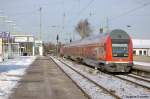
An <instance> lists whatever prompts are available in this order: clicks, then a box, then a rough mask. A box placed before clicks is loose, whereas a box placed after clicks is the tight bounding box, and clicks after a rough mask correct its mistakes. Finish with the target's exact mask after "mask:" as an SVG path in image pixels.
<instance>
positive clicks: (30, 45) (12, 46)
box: [0, 32, 43, 62]
mask: <svg viewBox="0 0 150 99" xmlns="http://www.w3.org/2000/svg"><path fill="white" fill-rule="evenodd" d="M37 55H40V56H43V42H42V41H41V40H35V37H34V36H33V35H10V33H9V32H0V62H2V61H4V60H7V59H10V58H15V57H16V56H37Z"/></svg>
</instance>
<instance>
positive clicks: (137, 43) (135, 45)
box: [132, 39, 150, 48]
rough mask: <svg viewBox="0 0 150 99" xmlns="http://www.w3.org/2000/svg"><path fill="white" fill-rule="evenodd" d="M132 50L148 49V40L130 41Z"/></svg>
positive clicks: (149, 41) (149, 42)
mask: <svg viewBox="0 0 150 99" xmlns="http://www.w3.org/2000/svg"><path fill="white" fill-rule="evenodd" d="M132 42H133V48H150V40H148V39H132Z"/></svg>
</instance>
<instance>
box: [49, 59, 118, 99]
mask: <svg viewBox="0 0 150 99" xmlns="http://www.w3.org/2000/svg"><path fill="white" fill-rule="evenodd" d="M52 59H53V58H52ZM53 60H54V59H53ZM57 60H58V61H59V62H61V63H62V64H64V65H65V66H66V67H68V68H69V69H71V70H72V71H74V72H76V73H77V74H79V75H80V76H82V78H84V79H86V80H88V82H90V83H92V84H93V85H94V86H95V87H97V89H102V90H103V91H104V93H107V94H109V95H111V96H112V97H113V98H115V99H121V97H120V96H118V95H116V94H115V93H114V92H113V91H112V90H108V89H106V88H105V87H103V86H101V85H100V84H99V83H97V82H95V81H93V80H92V79H90V78H88V77H87V76H85V75H84V74H82V73H81V72H79V71H77V70H76V69H74V68H72V67H71V66H69V65H68V64H66V63H65V62H63V61H62V60H60V59H57ZM54 62H55V61H54ZM55 63H56V62H55ZM56 64H57V65H58V63H56ZM58 66H59V65H58ZM59 67H60V66H59ZM60 68H61V69H62V67H60ZM63 71H64V69H63ZM64 72H65V71H64ZM66 74H67V73H66ZM67 76H70V75H68V74H67ZM69 78H71V77H69ZM71 79H72V78H71ZM82 80H83V79H82ZM74 82H75V81H74ZM75 84H76V85H77V86H78V87H80V86H79V85H78V84H77V83H76V82H75ZM80 89H81V90H82V91H84V89H82V88H81V87H80ZM84 94H86V96H88V97H89V98H92V96H90V95H88V93H86V92H85V91H84Z"/></svg>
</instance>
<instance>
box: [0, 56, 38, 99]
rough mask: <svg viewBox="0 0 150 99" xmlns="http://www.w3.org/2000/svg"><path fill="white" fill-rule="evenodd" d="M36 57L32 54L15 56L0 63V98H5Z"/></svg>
mask: <svg viewBox="0 0 150 99" xmlns="http://www.w3.org/2000/svg"><path fill="white" fill-rule="evenodd" d="M35 59H36V57H34V56H27V57H17V58H15V59H8V60H7V61H4V62H2V63H0V99H7V98H8V97H9V95H10V94H11V93H12V89H13V88H15V87H16V86H17V84H18V81H19V80H20V79H21V77H22V76H23V75H24V74H25V70H26V69H27V68H28V66H29V65H30V64H31V63H32V62H33V61H34V60H35Z"/></svg>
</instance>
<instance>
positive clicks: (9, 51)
mask: <svg viewBox="0 0 150 99" xmlns="http://www.w3.org/2000/svg"><path fill="white" fill-rule="evenodd" d="M5 22H6V23H8V27H9V29H8V31H9V36H8V59H9V58H11V56H12V55H11V43H10V34H11V24H12V23H13V21H9V20H6V21H5Z"/></svg>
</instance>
